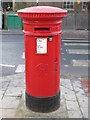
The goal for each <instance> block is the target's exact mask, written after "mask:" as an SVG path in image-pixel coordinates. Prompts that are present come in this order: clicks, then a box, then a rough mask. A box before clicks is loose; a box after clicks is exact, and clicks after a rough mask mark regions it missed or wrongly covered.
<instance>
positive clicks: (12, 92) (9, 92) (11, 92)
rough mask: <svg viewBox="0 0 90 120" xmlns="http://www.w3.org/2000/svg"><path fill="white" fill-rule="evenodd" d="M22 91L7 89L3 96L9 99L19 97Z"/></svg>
mask: <svg viewBox="0 0 90 120" xmlns="http://www.w3.org/2000/svg"><path fill="white" fill-rule="evenodd" d="M23 91H24V88H22V87H10V86H9V87H8V89H7V91H6V93H5V96H11V97H15V96H16V97H21V96H22V93H23Z"/></svg>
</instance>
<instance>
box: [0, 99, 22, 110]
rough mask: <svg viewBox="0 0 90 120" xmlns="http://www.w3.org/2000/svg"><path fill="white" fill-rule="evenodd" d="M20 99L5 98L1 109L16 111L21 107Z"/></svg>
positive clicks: (0, 105)
mask: <svg viewBox="0 0 90 120" xmlns="http://www.w3.org/2000/svg"><path fill="white" fill-rule="evenodd" d="M19 102H20V97H4V98H3V99H2V101H1V102H0V108H1V109H9V108H11V109H16V108H17V107H18V105H19Z"/></svg>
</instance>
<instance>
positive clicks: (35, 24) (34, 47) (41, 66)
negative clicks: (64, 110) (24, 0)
mask: <svg viewBox="0 0 90 120" xmlns="http://www.w3.org/2000/svg"><path fill="white" fill-rule="evenodd" d="M66 15H67V11H66V10H63V9H60V8H56V7H48V6H37V7H29V8H25V9H22V10H19V11H18V16H20V17H21V18H22V19H23V23H24V40H25V70H26V73H25V74H26V106H28V107H29V108H30V109H31V110H34V111H38V112H49V111H53V110H56V109H57V108H59V106H60V88H59V86H60V48H61V23H62V18H63V17H64V16H66Z"/></svg>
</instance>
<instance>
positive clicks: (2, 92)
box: [0, 73, 90, 118]
mask: <svg viewBox="0 0 90 120" xmlns="http://www.w3.org/2000/svg"><path fill="white" fill-rule="evenodd" d="M24 79H25V77H24V73H20V74H16V75H11V76H5V77H1V78H0V115H1V117H2V118H32V117H33V118H42V117H43V118H88V96H89V95H90V94H89V92H86V91H85V89H88V86H86V87H85V85H86V80H85V81H84V80H83V81H80V80H76V79H75V80H70V79H64V78H61V79H60V91H61V100H60V101H61V106H60V108H59V109H58V110H56V111H54V112H50V113H38V112H33V111H31V110H29V109H28V108H27V107H26V106H25V80H24ZM84 82H85V83H84Z"/></svg>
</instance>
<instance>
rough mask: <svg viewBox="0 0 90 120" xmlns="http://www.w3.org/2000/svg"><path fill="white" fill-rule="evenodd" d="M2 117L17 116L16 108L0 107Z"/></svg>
mask: <svg viewBox="0 0 90 120" xmlns="http://www.w3.org/2000/svg"><path fill="white" fill-rule="evenodd" d="M2 118H17V116H16V109H2Z"/></svg>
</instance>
